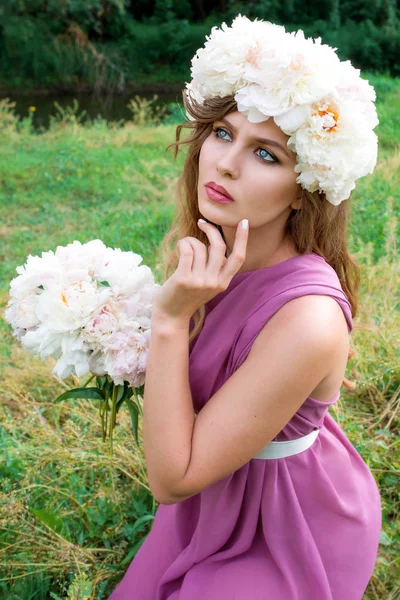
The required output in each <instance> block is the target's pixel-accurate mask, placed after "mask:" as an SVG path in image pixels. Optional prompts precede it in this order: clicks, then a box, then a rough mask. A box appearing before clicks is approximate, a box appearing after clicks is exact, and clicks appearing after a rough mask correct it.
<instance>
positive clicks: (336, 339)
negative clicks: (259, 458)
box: [169, 295, 348, 503]
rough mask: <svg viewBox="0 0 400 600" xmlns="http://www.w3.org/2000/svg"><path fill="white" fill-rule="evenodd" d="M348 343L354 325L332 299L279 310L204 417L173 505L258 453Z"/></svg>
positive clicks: (196, 430)
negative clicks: (347, 320) (349, 330)
mask: <svg viewBox="0 0 400 600" xmlns="http://www.w3.org/2000/svg"><path fill="white" fill-rule="evenodd" d="M346 343H347V344H348V330H347V324H346V321H345V318H344V315H343V312H342V309H341V308H340V306H339V305H338V303H337V302H336V301H335V300H333V299H332V298H330V297H328V296H317V295H311V296H303V297H300V298H296V299H294V300H291V301H289V302H287V303H286V304H285V305H284V306H283V307H282V308H280V309H279V311H277V313H275V315H273V317H271V318H270V319H269V320H268V322H267V323H266V324H265V325H264V327H263V328H262V329H261V331H260V332H259V334H258V335H257V337H256V339H255V341H254V342H253V345H252V347H251V350H250V352H249V355H248V356H247V358H246V360H245V361H244V362H243V364H242V365H241V366H240V367H239V368H238V369H237V370H236V371H235V372H234V373H233V375H232V376H231V377H230V378H229V379H228V380H227V381H226V382H225V383H224V385H222V386H221V388H220V389H219V390H218V391H217V392H216V393H215V394H214V395H213V396H212V397H211V398H210V399H209V400H208V402H207V404H206V405H205V406H204V408H203V409H202V410H201V411H200V412H199V414H198V415H197V418H196V421H195V426H194V429H193V437H192V451H191V458H190V461H189V465H188V468H187V471H186V474H185V476H184V477H183V479H182V480H181V482H180V484H179V486H178V489H175V490H170V491H169V501H170V502H169V503H172V502H179V501H181V500H183V499H185V498H187V497H189V496H192V495H194V494H196V493H198V492H199V491H201V490H202V489H204V488H206V487H208V486H210V485H212V484H213V483H215V482H217V481H219V480H221V479H223V478H224V477H227V476H228V475H229V474H230V473H232V472H234V471H236V470H237V469H239V468H240V467H242V466H243V465H244V464H245V463H247V462H248V461H249V460H250V459H251V458H252V457H254V456H255V455H256V454H258V452H259V451H260V450H261V449H262V448H263V447H264V446H266V445H267V444H268V443H269V442H270V441H271V440H272V439H273V438H274V437H275V436H276V435H277V434H278V433H279V432H280V431H281V430H282V429H283V427H284V426H285V425H286V424H287V423H288V422H289V421H290V419H291V418H292V416H293V415H294V414H295V413H296V412H297V410H298V409H299V408H300V406H301V405H302V404H303V402H304V401H305V399H306V398H307V397H308V396H309V395H310V394H311V392H312V390H313V389H314V388H315V387H316V386H317V385H318V384H319V383H320V382H321V381H322V380H323V379H324V378H325V377H326V375H327V374H329V372H330V370H331V369H332V366H333V365H334V364H335V361H336V360H338V358H339V353H341V356H343V345H344V344H346Z"/></svg>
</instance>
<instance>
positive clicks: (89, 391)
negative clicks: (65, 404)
mask: <svg viewBox="0 0 400 600" xmlns="http://www.w3.org/2000/svg"><path fill="white" fill-rule="evenodd" d="M68 398H85V399H86V400H88V399H90V398H92V399H93V400H105V398H106V396H105V393H104V391H103V390H102V389H100V388H96V387H90V388H85V387H82V388H75V389H74V390H67V391H66V392H64V393H63V394H61V395H60V396H58V397H57V398H56V399H55V400H54V402H59V401H60V400H67V399H68Z"/></svg>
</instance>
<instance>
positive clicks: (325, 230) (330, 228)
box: [159, 92, 360, 389]
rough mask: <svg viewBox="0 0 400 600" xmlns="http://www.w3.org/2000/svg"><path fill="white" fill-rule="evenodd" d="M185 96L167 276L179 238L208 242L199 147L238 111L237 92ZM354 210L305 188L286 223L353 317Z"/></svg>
mask: <svg viewBox="0 0 400 600" xmlns="http://www.w3.org/2000/svg"><path fill="white" fill-rule="evenodd" d="M182 96H183V102H184V105H185V108H186V110H187V112H188V113H189V114H190V115H191V117H192V118H193V120H192V121H187V122H184V123H182V124H181V125H178V127H177V128H176V139H175V142H173V143H172V144H170V145H169V146H168V148H171V147H173V148H174V158H175V159H176V157H177V155H178V151H179V148H180V146H187V156H186V159H185V163H184V167H183V171H182V174H181V176H180V178H179V180H178V186H177V203H176V205H175V215H174V218H173V222H172V224H171V227H170V229H169V231H168V232H167V233H166V235H165V236H164V238H163V240H162V242H161V246H160V250H159V253H161V256H160V258H161V262H162V264H164V265H165V267H164V278H165V280H166V279H168V278H169V277H170V276H171V275H172V273H173V272H174V271H175V270H176V268H177V266H178V263H179V252H178V248H177V241H178V240H179V239H181V238H184V237H186V236H191V237H195V238H197V239H198V240H200V241H201V242H203V244H205V246H206V247H208V246H209V240H208V237H207V236H206V234H205V233H203V231H201V230H200V229H199V228H198V226H197V221H198V219H199V218H200V217H202V215H201V213H200V211H199V207H198V199H197V184H198V172H199V169H198V165H199V155H200V149H201V147H202V145H203V142H204V141H205V140H206V138H207V137H208V136H209V135H210V133H211V131H212V128H213V124H214V122H215V121H219V120H220V119H221V118H223V117H224V116H225V115H227V114H229V113H230V112H234V111H236V110H237V104H236V102H235V100H234V98H233V96H230V97H225V98H212V99H209V100H207V102H206V103H205V104H204V105H200V104H197V103H196V102H194V101H192V102H191V104H189V103H188V102H187V100H186V94H185V92H183V94H182ZM183 129H189V130H191V132H190V134H189V136H187V137H186V138H185V139H181V134H182V130H183ZM168 148H167V149H168ZM349 210H350V209H349V202H348V201H345V202H342V203H341V204H340V205H339V206H334V205H332V204H331V203H330V202H328V201H327V200H326V198H325V194H324V193H321V192H318V191H317V192H313V193H311V192H309V191H307V190H305V189H304V188H303V189H302V197H301V209H300V210H295V209H293V210H292V212H291V214H290V215H289V217H288V220H287V223H286V233H287V234H289V235H290V236H291V237H292V239H293V241H294V244H295V247H296V250H297V252H298V253H299V254H304V253H311V252H315V253H316V254H318V255H319V256H321V257H323V258H324V259H325V260H326V262H327V263H328V264H329V265H330V266H331V267H332V268H333V269H334V270H335V271H336V273H337V275H338V278H339V281H340V283H341V286H342V288H343V291H344V292H345V294H346V296H347V298H348V300H349V303H350V305H351V314H352V317H353V318H354V317H355V316H356V314H357V310H358V290H359V285H360V267H359V266H358V264H357V263H356V262H355V261H354V259H353V258H352V257H351V256H350V254H349V251H348V249H347V239H346V237H347V227H348V219H349ZM215 226H216V227H217V228H218V229H219V231H220V233H221V235H222V237H223V232H222V228H221V226H220V225H218V224H215ZM204 318H205V306H204V305H202V306H201V307H200V308H199V309H198V310H197V311H196V312H195V313H194V315H193V316H192V320H193V324H194V327H193V329H192V330H191V332H190V336H189V341H192V340H193V339H194V338H195V337H196V336H197V335H198V334H199V333H200V331H201V329H202V327H203V323H204ZM353 355H354V352H353V350H352V349H351V348H350V352H349V357H352V356H353ZM343 384H344V385H345V387H348V388H350V389H354V387H355V386H354V384H353V383H352V382H350V381H349V380H348V379H346V378H345V379H344V380H343Z"/></svg>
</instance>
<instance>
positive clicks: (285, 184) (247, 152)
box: [198, 111, 301, 233]
mask: <svg viewBox="0 0 400 600" xmlns="http://www.w3.org/2000/svg"><path fill="white" fill-rule="evenodd" d="M287 140H288V136H287V135H285V134H284V133H283V131H282V130H281V129H280V128H279V127H278V126H277V125H276V123H275V122H274V120H273V118H272V117H270V118H269V119H268V120H267V121H263V122H262V123H250V121H248V119H247V117H246V116H245V115H243V114H242V113H240V112H238V111H236V112H232V113H229V114H228V115H226V117H224V118H223V119H221V120H220V121H215V122H214V125H213V131H212V132H211V134H210V135H209V136H208V138H206V140H205V141H204V143H203V146H202V148H201V151H200V157H199V181H198V202H199V210H200V213H201V214H202V215H203V216H204V217H205V218H206V219H208V220H209V221H211V222H213V223H215V224H217V225H221V226H226V227H236V225H237V224H238V222H239V221H240V220H241V219H248V220H249V227H250V229H251V228H253V229H254V228H258V227H261V228H263V229H265V228H267V230H271V228H273V229H274V230H279V231H283V229H284V226H285V223H286V221H287V218H288V216H289V215H290V213H291V210H292V208H299V207H300V195H301V186H300V184H298V183H296V178H297V177H298V173H295V172H294V167H295V165H296V155H295V154H294V153H293V152H292V151H291V150H289V149H288V147H287ZM216 186H222V187H223V188H224V189H225V190H226V192H227V193H228V194H229V195H230V196H231V197H232V198H233V200H234V201H233V202H232V203H230V204H219V203H217V202H216V201H215V198H216V194H215V191H213V190H212V189H211V191H210V188H213V187H214V188H215V187H216ZM220 191H222V192H223V191H224V190H220ZM260 233H261V232H260Z"/></svg>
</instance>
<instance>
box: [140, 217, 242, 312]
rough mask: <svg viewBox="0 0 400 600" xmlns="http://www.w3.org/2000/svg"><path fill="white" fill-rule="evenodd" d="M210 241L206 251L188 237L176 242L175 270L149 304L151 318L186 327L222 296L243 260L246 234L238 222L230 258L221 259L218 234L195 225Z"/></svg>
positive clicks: (222, 250) (221, 243) (222, 248)
mask: <svg viewBox="0 0 400 600" xmlns="http://www.w3.org/2000/svg"><path fill="white" fill-rule="evenodd" d="M198 225H199V228H200V229H201V230H202V231H204V232H205V233H206V235H207V237H208V239H209V240H210V246H209V252H208V262H207V247H206V246H205V244H203V243H202V242H200V240H198V239H196V238H194V237H191V236H188V237H185V238H182V239H181V240H178V243H177V246H178V250H179V263H178V267H177V269H176V271H175V273H173V275H171V277H170V278H169V279H167V281H165V283H164V284H163V285H162V286H161V288H160V289H159V290H158V292H157V293H156V295H155V297H154V301H153V312H152V320H153V318H154V319H156V318H161V319H162V320H173V321H177V322H183V323H185V322H186V323H188V322H189V321H190V317H191V316H192V315H193V314H194V312H195V311H196V310H197V309H198V308H200V306H202V305H203V304H205V303H206V302H208V301H209V300H211V298H214V296H216V295H217V294H219V293H220V292H223V291H224V290H225V289H226V288H227V287H228V285H229V284H230V282H231V279H232V277H233V276H234V275H235V274H236V273H237V272H238V270H239V269H240V267H241V266H242V264H243V263H244V261H245V258H246V249H247V239H248V234H249V230H248V228H246V229H244V228H243V227H242V221H240V222H239V224H238V227H237V229H236V237H235V242H234V245H233V250H232V254H230V256H229V257H228V258H226V257H225V252H226V245H225V242H224V240H223V239H222V236H221V234H220V232H219V230H218V229H217V228H216V227H215V226H214V225H212V224H211V223H206V222H203V223H202V222H200V221H199V222H198Z"/></svg>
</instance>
